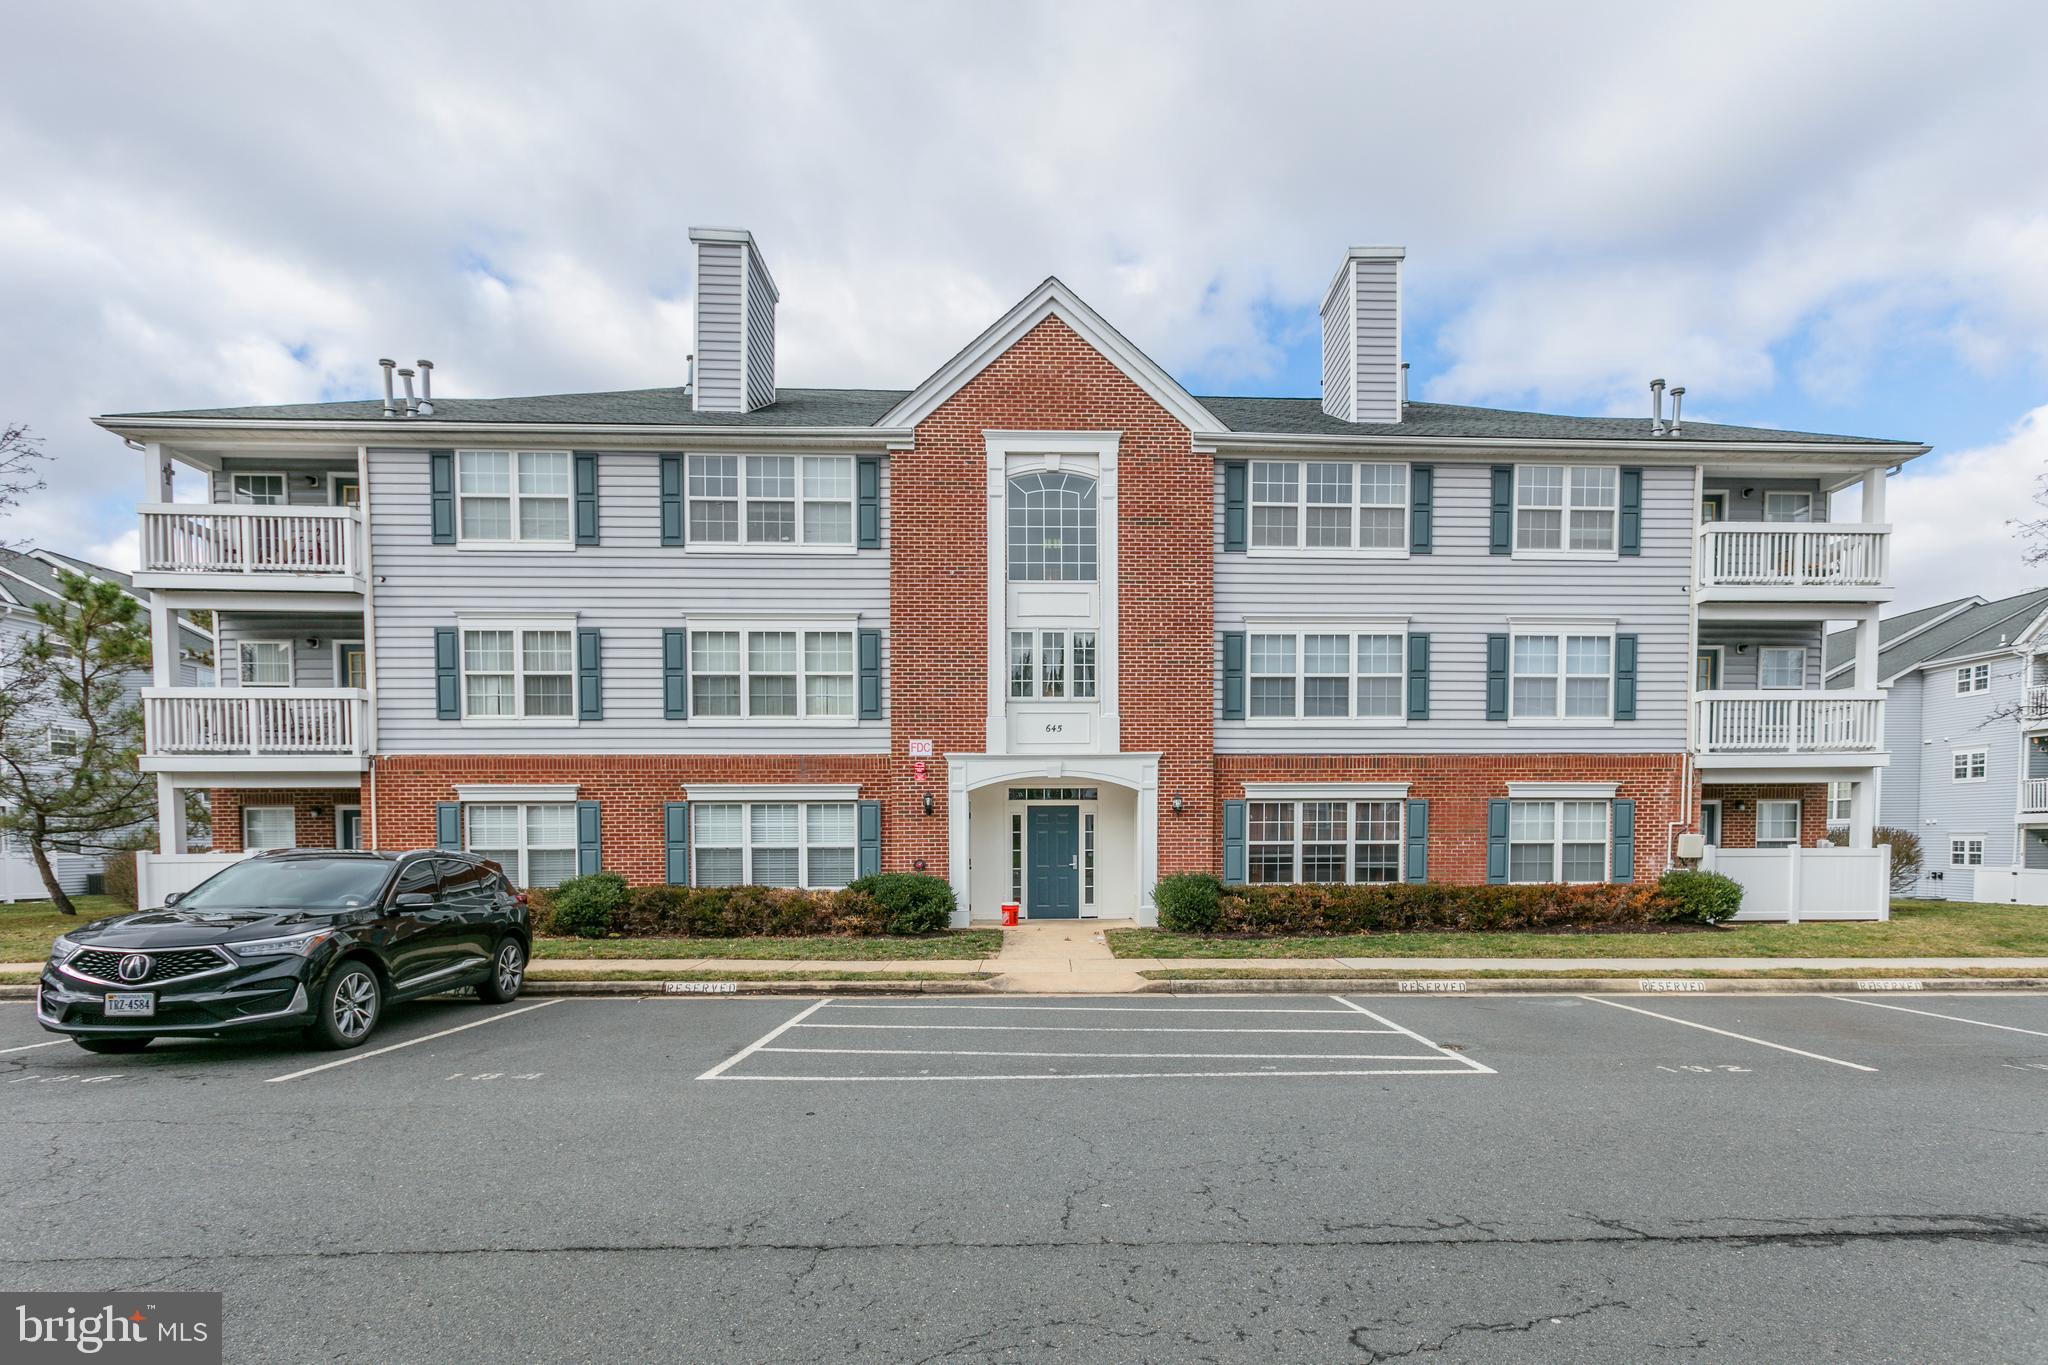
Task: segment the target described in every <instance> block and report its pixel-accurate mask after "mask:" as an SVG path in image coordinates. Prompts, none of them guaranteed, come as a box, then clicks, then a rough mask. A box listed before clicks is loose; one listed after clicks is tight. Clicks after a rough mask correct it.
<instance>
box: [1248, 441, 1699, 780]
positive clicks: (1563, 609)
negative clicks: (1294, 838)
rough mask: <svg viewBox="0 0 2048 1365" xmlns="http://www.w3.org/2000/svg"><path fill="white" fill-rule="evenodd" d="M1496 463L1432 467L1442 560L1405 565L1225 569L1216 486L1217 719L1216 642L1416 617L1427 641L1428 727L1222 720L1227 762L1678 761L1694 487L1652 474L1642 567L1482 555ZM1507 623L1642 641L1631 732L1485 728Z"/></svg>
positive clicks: (1305, 561) (1362, 562)
mask: <svg viewBox="0 0 2048 1365" xmlns="http://www.w3.org/2000/svg"><path fill="white" fill-rule="evenodd" d="M1491 463H1492V462H1491V461H1488V462H1486V463H1451V462H1448V461H1444V460H1438V461H1436V462H1435V465H1436V487H1435V499H1436V516H1435V536H1434V539H1435V552H1434V553H1433V554H1429V555H1415V556H1411V557H1410V558H1407V559H1343V558H1322V557H1304V556H1294V557H1271V558H1267V557H1262V556H1258V555H1253V554H1246V553H1232V554H1226V553H1224V550H1223V540H1222V525H1223V516H1222V497H1223V492H1222V476H1221V474H1220V472H1219V474H1218V476H1217V485H1216V498H1217V515H1216V525H1217V539H1216V624H1217V631H1218V641H1217V651H1218V653H1217V661H1216V675H1217V688H1218V699H1217V712H1216V714H1217V715H1219V716H1220V715H1221V714H1222V709H1221V695H1220V690H1221V686H1222V662H1221V634H1222V632H1225V631H1237V630H1243V629H1244V628H1245V622H1246V621H1248V620H1253V621H1256V620H1304V619H1308V620H1314V619H1319V618H1327V619H1330V620H1332V621H1335V620H1340V619H1347V618H1348V619H1367V620H1379V619H1384V618H1387V617H1405V618H1406V619H1407V622H1408V629H1409V630H1410V631H1416V632H1425V633H1427V634H1428V635H1429V637H1430V719H1429V720H1426V721H1409V722H1407V723H1406V724H1405V725H1400V726H1377V727H1368V726H1362V725H1323V724H1299V725H1251V724H1249V723H1247V722H1245V721H1235V720H1231V721H1226V720H1218V721H1217V723H1216V751H1217V752H1218V753H1236V754H1245V753H1272V754H1283V753H1284V754H1314V753H1408V754H1415V753H1555V752H1560V751H1574V752H1584V753H1673V754H1675V753H1679V752H1681V751H1683V749H1684V747H1685V706H1686V696H1687V690H1688V687H1689V685H1690V682H1691V669H1692V656H1691V654H1690V644H1691V634H1690V630H1689V621H1688V615H1687V613H1688V599H1687V595H1686V587H1687V583H1688V581H1689V576H1690V574H1691V570H1692V557H1691V556H1692V528H1693V520H1694V515H1693V474H1692V471H1691V470H1690V469H1687V468H1682V467H1666V468H1658V467H1651V468H1648V469H1645V470H1644V471H1643V553H1642V555H1641V556H1640V557H1637V556H1630V557H1627V558H1616V559H1611V560H1535V559H1517V558H1510V557H1508V556H1506V555H1494V554H1489V553H1488V552H1487V544H1488V514H1489V509H1490V506H1491V471H1490V465H1491ZM1511 618H1519V619H1523V620H1528V621H1537V620H1541V619H1544V618H1552V619H1570V618H1592V619H1598V620H1606V619H1612V620H1614V621H1615V622H1616V625H1615V629H1616V631H1617V632H1619V633H1623V634H1627V633H1633V634H1635V635H1636V636H1637V637H1638V640H1637V648H1638V658H1637V679H1638V681H1637V698H1636V717H1637V718H1636V719H1635V720H1632V721H1616V722H1614V723H1613V724H1612V725H1607V726H1574V725H1545V726H1530V725H1512V724H1509V723H1507V722H1504V721H1489V720H1487V719H1486V637H1487V636H1488V635H1490V634H1499V633H1505V632H1506V631H1507V630H1508V623H1509V621H1510V619H1511Z"/></svg>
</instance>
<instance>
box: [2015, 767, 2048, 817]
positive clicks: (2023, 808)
mask: <svg viewBox="0 0 2048 1365" xmlns="http://www.w3.org/2000/svg"><path fill="white" fill-rule="evenodd" d="M2020 814H2021V815H2022V816H2039V817H2042V818H2044V819H2048V777H2030V778H2028V779H2027V780H2026V781H2024V782H2022V783H2020Z"/></svg>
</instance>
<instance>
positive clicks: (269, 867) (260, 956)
mask: <svg viewBox="0 0 2048 1365" xmlns="http://www.w3.org/2000/svg"><path fill="white" fill-rule="evenodd" d="M531 948H532V932H531V928H530V920H529V917H528V914H527V909H526V898H525V897H524V896H522V895H519V894H518V893H516V892H515V891H514V890H513V889H512V886H511V884H510V883H509V882H507V881H506V880H505V876H504V874H503V873H502V872H500V871H499V869H498V865H497V864H496V863H493V862H490V861H488V860H486V859H483V858H477V857H472V856H471V855H469V854H467V853H454V852H449V851H446V850H422V851H419V852H413V853H337V852H332V851H311V850H294V851H290V852H274V853H259V854H257V855H256V856H254V857H251V858H246V859H244V860H243V861H241V862H238V863H233V864H230V865H229V866H227V867H225V868H222V869H221V870H220V871H219V872H216V873H214V874H213V876H211V877H209V878H207V879H206V880H205V881H203V882H201V883H200V884H199V885H198V886H195V887H193V888H192V889H191V890H190V891H188V892H185V893H184V894H183V895H171V896H166V897H165V898H164V908H163V909H161V910H143V911H140V912H138V913H136V914H132V915H117V916H115V917H114V918H112V919H103V920H95V921H94V922H93V923H91V924H88V925H85V926H83V927H82V928H78V929H71V930H67V931H66V932H65V933H64V934H63V935H62V936H61V937H59V938H58V939H57V941H56V942H55V943H54V944H52V945H51V949H50V961H49V964H48V965H47V966H45V967H44V968H43V976H42V981H41V983H40V984H39V986H38V989H37V992H36V1017H37V1018H38V1019H39V1020H41V1021H42V1025H43V1027H44V1028H46V1029H48V1030H50V1031H51V1032H53V1033H63V1034H68V1035H69V1036H70V1037H71V1039H72V1041H74V1042H76V1043H77V1044H78V1045H79V1046H80V1047H82V1048H85V1049H86V1050H87V1051H89V1052H140V1051H141V1050H142V1049H143V1048H145V1047H148V1046H149V1043H150V1040H151V1039H152V1038H157V1037H161V1036H172V1035H176V1036H184V1037H194V1036H200V1037H205V1036H214V1037H218V1036H224V1035H229V1034H240V1033H257V1032H263V1031H266V1030H271V1029H292V1028H296V1029H302V1030H303V1031H304V1034H305V1038H306V1041H307V1042H308V1043H311V1044H314V1045H316V1046H319V1047H328V1048H347V1047H354V1046H356V1045H357V1044H358V1043H360V1042H362V1041H363V1040H364V1039H365V1038H367V1037H369V1036H370V1031H371V1030H372V1029H374V1028H375V1027H376V1026H377V1021H378V1020H379V1018H380V1017H382V1015H383V1012H384V1007H385V1006H386V1005H388V1004H390V1003H391V1002H392V1001H394V1000H404V999H408V998H411V997H413V996H421V995H433V994H437V993H439V992H442V991H450V990H456V989H460V988H463V987H469V986H474V987H475V988H476V993H477V995H478V997H480V998H481V999H483V1000H485V1001H488V1002H491V1003H494V1004H502V1003H504V1002H505V1001H508V1000H511V999H513V998H514V997H515V996H517V995H518V994H519V987H520V985H521V983H522V982H523V981H524V979H525V976H526V959H527V954H528V953H529V952H530V951H531Z"/></svg>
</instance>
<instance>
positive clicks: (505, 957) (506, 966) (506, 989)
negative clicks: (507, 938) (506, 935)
mask: <svg viewBox="0 0 2048 1365" xmlns="http://www.w3.org/2000/svg"><path fill="white" fill-rule="evenodd" d="M525 974H526V963H525V961H524V959H523V957H522V955H521V954H520V951H519V945H518V944H516V943H508V944H506V945H505V946H504V947H502V948H500V949H498V989H499V990H500V991H501V992H503V993H504V994H506V995H510V994H512V993H513V992H514V991H516V990H518V989H519V979H520V977H522V976H524V975H525Z"/></svg>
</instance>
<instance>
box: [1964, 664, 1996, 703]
mask: <svg viewBox="0 0 2048 1365" xmlns="http://www.w3.org/2000/svg"><path fill="white" fill-rule="evenodd" d="M1990 690H1991V665H1990V664H1964V665H1963V666H1962V667H1961V668H1959V669H1957V670H1956V695H1957V696H1962V695H1963V694H1965V693H1968V692H1988V691H1990Z"/></svg>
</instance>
